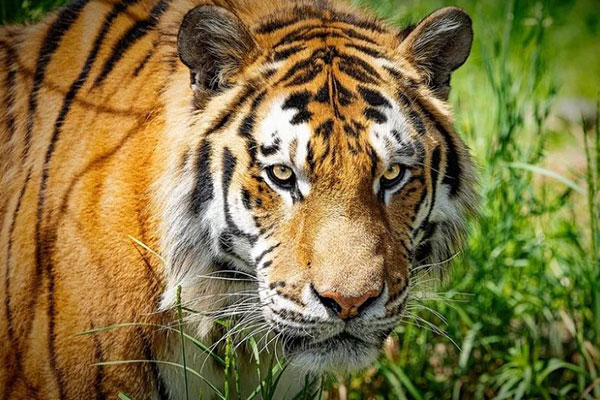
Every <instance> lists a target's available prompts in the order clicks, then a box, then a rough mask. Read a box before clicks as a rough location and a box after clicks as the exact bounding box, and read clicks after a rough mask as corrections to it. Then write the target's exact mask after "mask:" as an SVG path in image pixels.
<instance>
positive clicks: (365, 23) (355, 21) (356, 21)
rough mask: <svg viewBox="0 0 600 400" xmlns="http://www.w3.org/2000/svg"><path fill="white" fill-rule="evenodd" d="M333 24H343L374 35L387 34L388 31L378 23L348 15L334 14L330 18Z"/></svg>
mask: <svg viewBox="0 0 600 400" xmlns="http://www.w3.org/2000/svg"><path fill="white" fill-rule="evenodd" d="M331 20H332V21H334V22H343V23H346V24H348V25H354V26H355V27H357V28H361V29H365V30H368V31H373V32H376V33H387V32H388V30H387V29H385V28H384V27H383V26H381V24H380V23H379V22H377V21H376V20H374V19H363V18H360V17H358V16H356V15H354V14H348V13H335V14H333V17H332V18H331Z"/></svg>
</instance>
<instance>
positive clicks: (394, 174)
mask: <svg viewBox="0 0 600 400" xmlns="http://www.w3.org/2000/svg"><path fill="white" fill-rule="evenodd" d="M400 172H402V167H401V166H400V164H394V165H391V166H390V167H389V168H388V169H387V170H386V171H385V172H384V173H383V178H384V179H385V180H387V181H393V180H395V179H396V178H398V176H400Z"/></svg>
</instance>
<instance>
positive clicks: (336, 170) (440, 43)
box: [0, 0, 476, 399]
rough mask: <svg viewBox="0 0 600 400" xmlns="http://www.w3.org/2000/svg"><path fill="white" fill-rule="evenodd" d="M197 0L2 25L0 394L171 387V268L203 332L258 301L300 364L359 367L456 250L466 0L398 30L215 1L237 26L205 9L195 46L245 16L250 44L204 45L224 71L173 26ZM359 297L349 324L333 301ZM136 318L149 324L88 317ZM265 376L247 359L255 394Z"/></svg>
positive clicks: (111, 6)
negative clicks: (415, 291)
mask: <svg viewBox="0 0 600 400" xmlns="http://www.w3.org/2000/svg"><path fill="white" fill-rule="evenodd" d="M205 5H208V3H207V2H203V0H76V1H75V2H74V3H72V4H71V5H70V6H68V7H66V8H64V9H62V10H60V11H59V12H57V13H56V14H54V15H53V16H51V17H49V18H48V19H47V20H45V21H44V22H42V23H39V24H37V25H32V26H26V27H6V28H0V65H2V68H0V174H1V175H0V187H1V188H2V190H1V191H0V300H2V303H3V304H2V305H1V307H0V341H1V342H2V343H3V345H2V346H0V399H13V398H107V397H114V395H115V394H116V393H118V392H119V391H123V392H126V393H128V394H129V395H131V396H132V397H133V398H169V396H171V397H172V398H180V397H181V396H182V393H183V392H182V391H181V390H182V381H181V372H180V371H178V370H174V369H171V368H169V367H163V366H161V365H160V364H157V363H155V362H153V361H156V360H159V361H160V360H166V361H170V362H178V361H180V360H179V357H180V353H179V351H180V349H179V347H178V346H179V342H178V336H176V335H170V334H168V330H165V329H157V328H156V326H158V325H169V324H172V323H173V321H174V319H175V315H174V314H173V312H172V308H173V306H174V305H175V303H176V292H177V288H178V287H179V286H181V287H182V289H183V295H182V296H183V297H182V301H183V302H184V303H185V304H186V306H188V307H189V308H191V309H196V310H200V311H202V312H203V313H201V314H194V315H191V316H190V318H189V324H188V325H187V329H188V331H189V332H190V333H191V334H193V335H197V336H199V337H200V338H202V339H203V340H206V341H207V342H211V341H213V342H216V341H217V340H218V339H219V338H220V335H221V333H220V331H219V330H218V329H217V328H215V325H214V323H213V319H214V318H213V317H214V315H215V314H211V312H214V313H219V312H220V311H221V312H223V313H227V312H229V311H235V310H238V312H242V311H243V310H246V311H245V312H246V314H242V316H243V318H247V321H248V322H247V326H248V330H249V332H247V334H248V335H250V334H252V330H253V329H252V327H253V326H254V327H256V326H258V327H259V328H264V329H263V330H260V329H256V330H255V333H256V334H257V335H258V337H261V335H260V334H262V333H265V332H267V331H268V332H269V335H270V336H269V338H275V337H276V336H277V338H278V340H273V341H272V343H274V344H272V345H271V346H275V345H276V346H279V347H281V348H282V350H283V351H284V352H285V353H286V354H287V355H288V356H289V358H290V360H291V361H292V363H293V364H294V365H295V366H298V367H300V368H310V369H311V370H312V371H315V370H330V369H337V370H340V371H347V370H352V369H356V368H360V367H363V366H365V365H367V364H368V363H369V362H371V361H372V360H373V358H374V356H375V355H376V353H377V349H378V348H379V346H380V344H381V342H382V341H383V339H384V338H385V337H386V336H387V335H388V334H389V332H390V331H391V329H393V327H394V326H395V325H396V324H397V323H398V321H399V318H400V316H401V313H402V310H403V307H404V305H405V303H406V300H407V298H408V296H409V289H410V282H411V276H412V275H414V273H415V271H417V270H419V269H420V266H421V265H423V264H432V263H439V262H441V261H443V260H445V259H446V258H447V257H449V256H450V255H452V254H453V252H454V251H455V250H457V249H458V248H459V247H460V245H461V243H462V240H463V234H464V227H465V218H466V217H467V216H468V215H469V214H470V213H472V212H473V210H474V208H475V205H476V196H475V193H474V181H475V180H474V175H473V165H472V162H471V159H470V157H469V154H468V151H467V148H466V146H465V145H464V143H463V142H462V140H461V139H460V137H459V136H457V134H456V133H455V131H454V129H453V122H452V117H451V113H450V110H449V109H448V106H447V104H446V99H447V93H448V89H449V79H450V73H451V72H452V71H453V70H454V69H456V68H457V67H458V66H460V64H462V63H463V62H464V60H465V59H466V56H467V55H468V51H469V48H470V20H468V17H466V15H465V14H464V13H463V12H462V11H460V10H457V9H445V10H441V11H438V12H437V13H434V14H432V15H431V16H430V17H428V18H426V19H425V20H424V21H423V22H421V23H420V24H418V25H417V26H416V27H410V28H407V29H405V30H404V31H396V30H394V29H392V28H390V27H389V26H387V25H386V24H385V23H383V22H381V21H379V20H377V19H375V18H373V17H370V16H366V15H365V14H364V12H362V11H361V12H359V11H356V10H354V9H352V8H350V7H349V6H346V5H344V4H337V3H332V2H329V1H325V0H303V1H301V2H297V1H292V0H286V1H282V2H278V3H277V7H276V9H273V2H267V1H263V0H260V1H251V0H234V1H225V0H224V1H220V0H216V1H215V2H213V3H210V5H211V6H216V7H221V8H207V9H206V10H208V11H207V12H208V14H206V15H209V16H210V15H212V14H210V13H211V12H213V11H215V10H216V12H217V13H221V14H220V15H221V17H222V18H224V21H225V25H227V21H230V20H231V21H233V20H235V21H238V22H236V24H237V25H235V26H216V25H215V26H211V25H210V24H209V25H208V28H207V29H208V33H207V35H208V36H209V37H207V38H206V43H204V42H203V44H202V45H203V46H218V40H222V38H228V39H231V40H235V39H236V36H235V35H236V32H237V31H236V29H237V30H239V29H241V28H240V27H243V30H244V32H246V30H247V34H246V33H244V35H246V36H244V37H242V38H241V39H240V40H245V42H244V43H241V42H240V46H239V48H238V49H233V48H231V46H230V47H224V48H221V49H218V50H219V52H216V51H215V52H214V53H210V54H209V53H207V54H208V55H209V56H211V55H212V56H214V57H217V58H215V60H217V61H219V60H221V59H220V58H218V57H223V58H222V59H223V60H226V59H234V61H236V62H235V63H234V64H231V65H229V67H230V68H229V69H226V65H224V64H226V63H225V62H223V63H220V62H217V63H216V64H215V65H210V66H208V67H206V68H205V66H200V67H201V68H199V70H198V71H196V70H194V66H193V65H192V64H193V60H192V62H187V59H186V58H185V57H184V55H183V54H182V51H183V50H182V48H181V43H182V37H183V36H182V35H185V34H186V32H183V30H182V31H181V32H180V27H181V26H182V21H183V20H184V18H185V17H186V15H190V14H188V12H190V10H192V9H195V7H203V6H205ZM222 9H225V10H228V11H223V12H221V11H218V10H222ZM202 10H204V9H202ZM236 26H237V28H236ZM219 29H221V31H219ZM213 35H214V37H213ZM219 38H221V39H219ZM448 38H450V39H448ZM183 39H185V37H183ZM178 46H179V47H178ZM199 46H200V44H199ZM192 48H193V46H192ZM214 49H215V48H214V47H213V48H212V50H214ZM240 49H242V50H240ZM208 50H211V48H208ZM228 51H229V52H230V53H231V54H228ZM182 59H183V60H186V62H185V63H184V62H182ZM203 59H204V58H203ZM208 59H209V60H210V58H208ZM205 62H208V61H205ZM191 65H192V66H191ZM209 67H210V68H209ZM215 69H216V70H217V71H215ZM211 73H215V74H216V75H215V77H213V78H211V76H208V78H210V79H206V76H204V75H202V74H211ZM201 75H202V76H201ZM190 76H191V77H192V78H191V79H192V81H191V82H190ZM199 77H202V78H205V80H202V79H200V78H199ZM203 84H204V85H206V86H205V87H203V86H202V85H203ZM394 163H399V164H400V165H401V166H402V175H401V178H402V179H400V180H398V182H396V183H395V184H394V186H393V187H386V186H385V185H384V184H383V183H382V182H383V181H382V180H381V179H382V178H381V177H382V174H383V173H384V171H386V169H388V168H389V167H390V166H391V165H393V164H394ZM275 164H283V165H286V166H288V167H289V168H291V169H292V170H293V171H294V174H295V181H294V184H293V185H292V186H290V187H284V186H281V185H279V184H277V182H275V181H274V178H273V176H272V174H270V173H269V172H268V171H269V167H270V166H273V165H275ZM129 236H132V237H135V238H137V239H139V241H141V242H143V243H144V244H145V245H147V246H148V248H150V249H154V250H155V251H156V252H157V253H159V254H161V255H162V256H163V257H164V260H165V261H164V262H162V261H161V259H160V258H158V257H156V256H155V255H154V254H153V253H151V252H149V251H148V250H147V249H145V248H143V247H141V246H139V245H138V244H137V243H136V242H135V241H132V240H130V239H129V238H128V237H129ZM244 277H249V279H247V280H246V281H239V278H244ZM219 278H226V279H219ZM227 279H229V280H227ZM236 279H237V280H236ZM369 291H376V292H377V293H379V294H378V296H377V298H374V299H373V301H372V302H370V305H369V306H368V307H366V306H365V307H364V309H363V311H362V313H361V314H359V315H358V316H357V317H355V318H352V319H349V320H347V321H346V320H342V319H340V318H338V317H337V316H336V315H335V310H333V309H332V308H331V307H330V306H328V305H327V303H326V302H324V300H323V296H322V294H323V293H326V292H335V293H338V294H340V295H342V296H345V297H347V298H356V297H358V296H361V295H362V294H363V293H366V292H369ZM241 292H246V293H251V294H253V295H252V296H251V297H248V298H244V295H243V294H240V293H241ZM227 294H231V295H230V296H227ZM240 299H241V301H242V302H245V303H244V304H246V307H247V308H245V309H244V308H243V307H244V306H242V305H240V303H239V302H240ZM248 304H250V305H251V306H252V307H249V306H248ZM236 307H237V308H236ZM239 310H242V311H239ZM332 310H333V311H332ZM238 319H239V318H238ZM124 322H136V323H139V324H138V325H134V326H128V327H122V328H119V329H111V330H106V331H99V332H96V333H93V334H90V335H77V334H78V333H80V332H83V331H86V330H90V329H96V328H101V327H106V326H110V325H112V324H117V323H124ZM252 324H254V325H252ZM190 352H191V353H190V357H189V360H188V361H189V363H190V364H191V365H192V366H193V367H195V368H197V369H199V370H200V369H201V368H203V369H202V371H203V373H204V374H206V376H207V377H208V379H209V380H212V381H213V382H215V384H217V385H222V375H221V372H220V371H219V368H218V367H217V366H216V365H213V364H211V363H210V362H208V363H206V364H205V363H204V361H205V358H206V357H205V355H202V354H200V353H198V354H196V353H194V350H193V349H192V350H190ZM112 360H149V361H150V362H139V363H129V364H122V365H119V366H109V365H102V362H105V361H112ZM242 360H244V356H242ZM254 375H255V371H254V367H253V366H252V365H251V364H250V363H249V361H248V365H247V366H245V367H244V366H243V368H242V376H243V379H245V381H244V382H246V383H245V385H244V388H248V390H251V389H252V387H253V379H254V378H251V377H254ZM290 378H291V381H294V379H293V376H291V377H290ZM191 384H192V389H193V390H199V389H202V390H206V387H205V386H204V384H203V383H202V382H201V381H200V380H197V381H196V380H194V379H192V382H191ZM284 386H285V385H284ZM209 397H210V392H209V391H205V397H204V398H209Z"/></svg>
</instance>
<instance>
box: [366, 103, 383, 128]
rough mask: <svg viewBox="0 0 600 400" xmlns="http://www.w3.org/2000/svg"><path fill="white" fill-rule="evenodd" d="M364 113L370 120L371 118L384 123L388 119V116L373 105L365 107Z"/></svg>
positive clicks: (378, 122)
mask: <svg viewBox="0 0 600 400" xmlns="http://www.w3.org/2000/svg"><path fill="white" fill-rule="evenodd" d="M363 114H364V115H365V117H366V118H367V119H368V120H371V121H373V122H375V123H377V124H383V123H385V122H386V121H387V117H386V116H385V115H383V114H382V113H381V112H380V111H379V110H377V109H375V108H373V107H367V108H365V111H364V112H363Z"/></svg>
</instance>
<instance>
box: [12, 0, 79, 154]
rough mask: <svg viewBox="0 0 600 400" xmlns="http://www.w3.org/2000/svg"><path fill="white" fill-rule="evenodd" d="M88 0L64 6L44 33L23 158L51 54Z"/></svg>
mask: <svg viewBox="0 0 600 400" xmlns="http://www.w3.org/2000/svg"><path fill="white" fill-rule="evenodd" d="M89 1H90V0H77V1H75V2H74V3H73V4H72V5H70V6H69V7H66V8H64V9H63V10H62V11H61V12H60V13H59V14H58V17H57V18H56V20H55V21H54V22H53V23H52V25H51V26H50V28H49V29H48V31H47V33H46V37H45V38H44V42H43V44H42V47H41V48H40V52H39V55H38V60H37V63H36V67H35V73H34V75H33V86H32V88H31V92H30V95H29V110H28V113H27V122H26V130H25V148H24V150H23V159H25V158H27V155H28V154H29V146H30V144H31V135H32V133H33V125H34V122H35V121H34V117H35V113H36V111H37V106H38V95H39V91H40V88H41V86H42V83H43V82H44V79H45V77H46V69H47V68H48V64H50V61H51V60H52V56H53V55H54V53H55V52H56V50H57V49H58V46H59V45H60V42H61V40H62V38H63V36H64V35H65V33H67V31H68V30H69V29H70V28H71V25H73V24H74V23H75V21H76V20H77V17H78V16H79V14H80V12H81V10H82V9H83V7H84V6H85V5H86V4H87V3H88V2H89Z"/></svg>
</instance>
